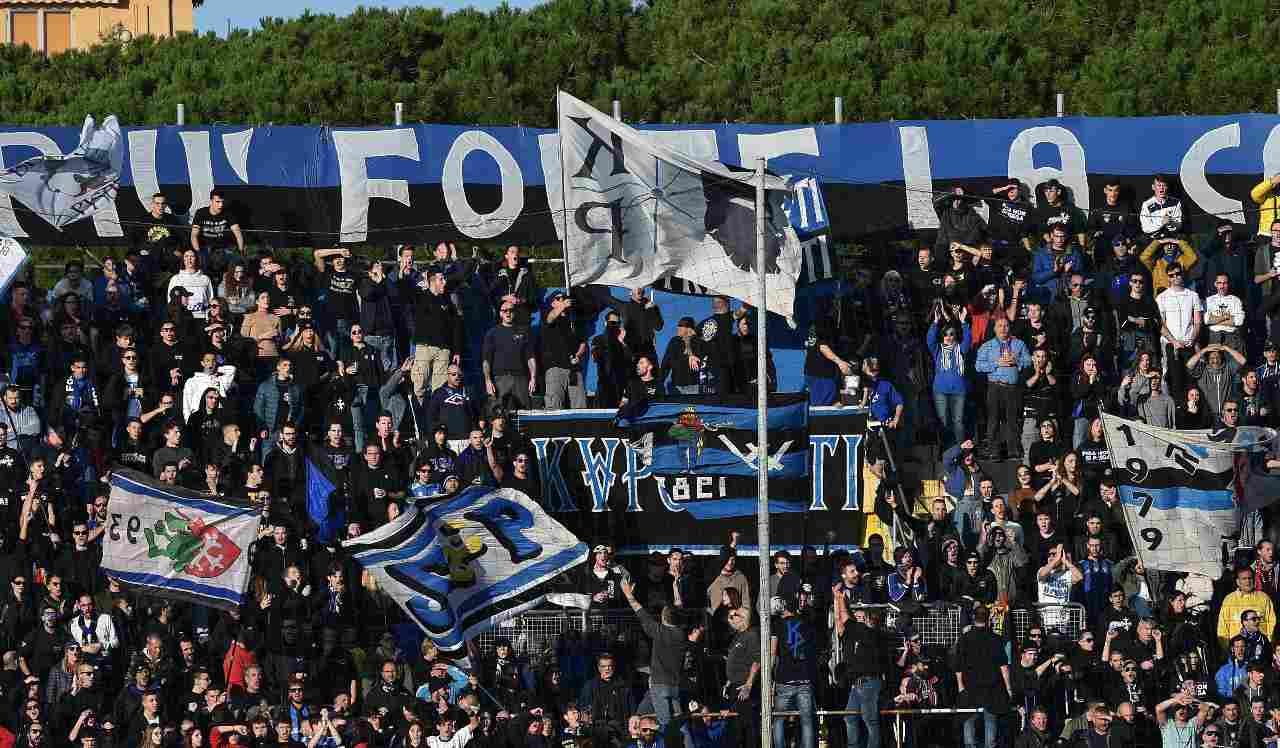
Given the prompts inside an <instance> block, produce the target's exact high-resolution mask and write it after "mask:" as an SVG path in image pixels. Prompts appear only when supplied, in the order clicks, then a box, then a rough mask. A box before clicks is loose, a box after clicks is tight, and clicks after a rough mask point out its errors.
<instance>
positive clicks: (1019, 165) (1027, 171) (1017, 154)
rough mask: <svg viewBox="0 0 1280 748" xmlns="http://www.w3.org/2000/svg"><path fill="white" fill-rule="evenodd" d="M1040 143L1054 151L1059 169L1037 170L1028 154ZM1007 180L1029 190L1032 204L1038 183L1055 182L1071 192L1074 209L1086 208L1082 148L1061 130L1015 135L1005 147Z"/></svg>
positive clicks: (1037, 129)
mask: <svg viewBox="0 0 1280 748" xmlns="http://www.w3.org/2000/svg"><path fill="white" fill-rule="evenodd" d="M1040 143H1049V144H1050V145H1055V146H1057V147H1058V154H1059V156H1060V157H1061V159H1062V168H1061V169H1058V168H1055V167H1053V166H1041V167H1037V166H1036V163H1035V158H1034V157H1033V156H1032V151H1033V150H1035V147H1036V146H1037V145H1039V144H1040ZM1009 178H1010V179H1019V180H1022V182H1023V183H1024V184H1026V185H1028V186H1029V187H1030V188H1031V202H1032V203H1033V204H1034V203H1035V201H1036V195H1035V187H1036V185H1038V184H1040V183H1041V182H1047V181H1048V180H1050V179H1057V180H1058V181H1060V182H1062V184H1063V185H1065V186H1066V187H1067V189H1069V190H1071V199H1072V202H1074V203H1075V206H1076V207H1077V208H1081V209H1088V207H1089V176H1088V174H1087V173H1086V171H1085V162H1084V146H1082V145H1080V141H1079V140H1077V139H1076V136H1075V133H1073V132H1071V131H1070V130H1068V129H1067V128H1065V127H1058V126H1057V125H1050V126H1048V127H1031V128H1028V129H1026V130H1023V131H1022V132H1020V133H1018V137H1016V138H1014V139H1013V143H1011V144H1010V145H1009Z"/></svg>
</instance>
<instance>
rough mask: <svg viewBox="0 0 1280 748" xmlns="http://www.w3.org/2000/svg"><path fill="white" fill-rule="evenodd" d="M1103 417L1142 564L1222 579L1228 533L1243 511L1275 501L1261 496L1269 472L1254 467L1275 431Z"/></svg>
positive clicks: (1234, 529)
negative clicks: (1180, 427) (1179, 427)
mask: <svg viewBox="0 0 1280 748" xmlns="http://www.w3.org/2000/svg"><path fill="white" fill-rule="evenodd" d="M1101 416H1102V423H1103V431H1104V434H1105V435H1106V440H1107V445H1108V447H1109V448H1110V450H1111V463H1112V466H1113V467H1114V468H1115V469H1116V470H1117V471H1118V474H1119V476H1120V486H1119V489H1120V499H1121V503H1122V504H1123V506H1124V513H1125V521H1126V523H1127V524H1128V526H1129V529H1130V532H1131V533H1132V534H1133V540H1134V544H1135V546H1136V548H1137V551H1138V555H1139V557H1140V558H1141V559H1142V562H1143V564H1145V565H1146V566H1147V567H1148V568H1151V569H1160V570H1163V571H1180V572H1181V571H1185V572H1196V573H1200V574H1204V575H1206V576H1209V577H1211V578H1213V577H1216V576H1217V575H1218V574H1219V573H1220V572H1221V569H1222V566H1221V562H1220V559H1219V558H1218V549H1219V548H1220V547H1221V544H1222V541H1223V538H1227V537H1234V536H1235V535H1236V534H1237V533H1238V532H1239V530H1240V521H1241V516H1242V514H1243V513H1244V512H1247V511H1251V510H1253V509H1257V508H1259V507H1260V506H1262V505H1263V504H1265V503H1266V502H1268V501H1271V500H1274V498H1275V494H1274V493H1272V494H1271V496H1270V497H1265V498H1264V497H1263V496H1262V495H1261V493H1262V490H1264V489H1263V484H1264V482H1265V481H1266V479H1270V476H1263V475H1254V474H1253V473H1252V470H1251V469H1250V468H1248V465H1249V464H1250V462H1251V459H1250V455H1251V453H1253V452H1256V451H1261V450H1265V449H1267V448H1268V447H1269V446H1270V445H1271V443H1272V442H1273V441H1274V440H1275V437H1276V432H1275V430H1274V429H1267V428H1259V427H1238V428H1224V429H1219V430H1217V431H1207V430H1199V431H1175V430H1171V429H1163V428H1158V427H1155V426H1148V425H1146V424H1144V423H1140V422H1138V421H1128V420H1125V419H1123V418H1117V417H1116V416H1112V415H1109V414H1107V413H1102V414H1101ZM1250 476H1252V477H1250ZM1251 483H1252V490H1249V488H1250V484H1251Z"/></svg>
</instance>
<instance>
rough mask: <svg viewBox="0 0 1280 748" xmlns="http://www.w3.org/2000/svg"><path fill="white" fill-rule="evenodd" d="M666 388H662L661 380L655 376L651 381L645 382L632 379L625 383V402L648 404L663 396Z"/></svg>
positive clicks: (635, 378)
mask: <svg viewBox="0 0 1280 748" xmlns="http://www.w3.org/2000/svg"><path fill="white" fill-rule="evenodd" d="M665 394H667V393H666V388H665V387H663V386H662V380H660V379H658V377H657V376H656V373H655V376H654V378H653V379H652V380H650V381H648V382H646V381H644V380H642V379H640V377H632V378H631V381H629V382H627V402H629V403H632V404H635V403H642V402H649V401H650V400H653V399H654V398H655V397H659V396H661V395H665Z"/></svg>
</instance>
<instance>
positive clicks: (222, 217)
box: [191, 208, 239, 249]
mask: <svg viewBox="0 0 1280 748" xmlns="http://www.w3.org/2000/svg"><path fill="white" fill-rule="evenodd" d="M238 223H239V221H237V220H236V219H235V217H234V216H232V215H231V211H229V210H227V209H226V208H223V209H222V212H221V213H219V214H218V215H216V216H215V215H213V214H212V213H210V212H209V209H208V208H201V209H200V210H197V211H196V214H195V215H194V216H192V217H191V225H192V227H194V228H198V229H200V233H199V239H200V246H201V247H202V248H204V249H225V248H227V247H229V246H231V245H232V244H233V243H234V242H235V236H234V235H233V234H232V233H231V227H232V226H235V225H237V224H238Z"/></svg>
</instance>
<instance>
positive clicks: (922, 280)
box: [906, 247, 942, 308]
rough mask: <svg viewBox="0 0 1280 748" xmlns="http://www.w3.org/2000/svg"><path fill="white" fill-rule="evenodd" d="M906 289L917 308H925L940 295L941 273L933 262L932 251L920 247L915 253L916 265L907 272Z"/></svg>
mask: <svg viewBox="0 0 1280 748" xmlns="http://www.w3.org/2000/svg"><path fill="white" fill-rule="evenodd" d="M906 285H907V289H908V290H910V292H911V298H912V299H914V300H915V303H916V306H917V308H927V307H928V305H930V304H932V303H933V301H934V299H936V298H937V297H938V295H939V294H940V293H942V273H939V272H938V269H937V267H936V266H935V265H934V262H933V250H931V249H929V248H928V247H921V248H920V249H919V250H918V251H917V252H916V264H915V266H914V267H912V268H911V269H910V270H908V271H907V278H906Z"/></svg>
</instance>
